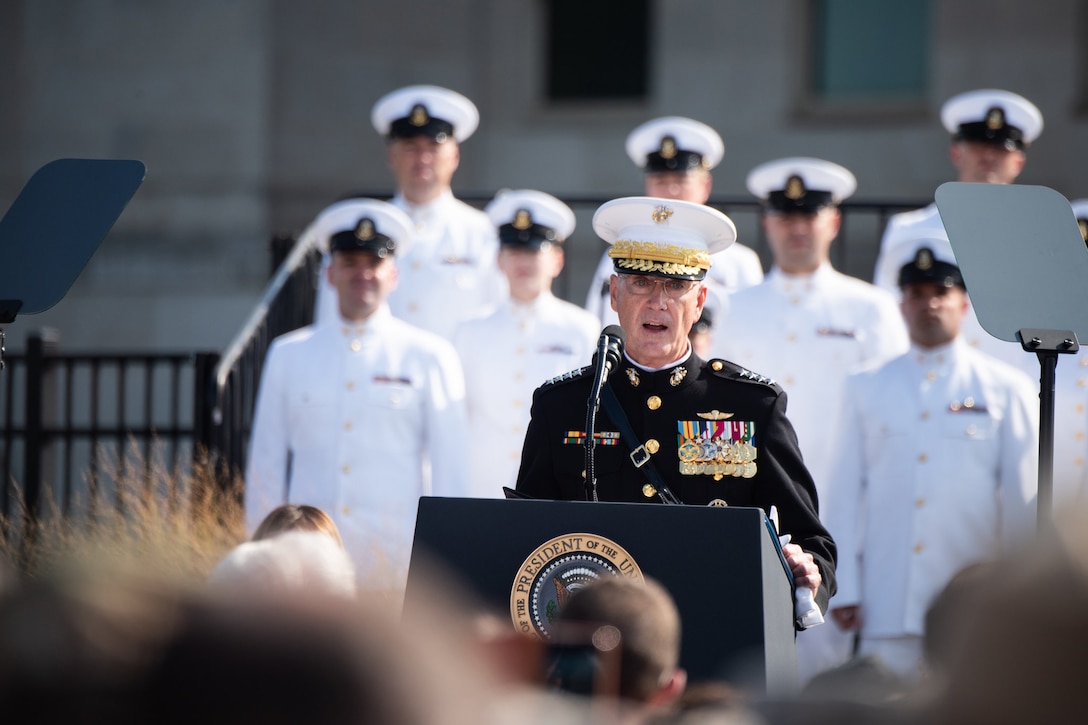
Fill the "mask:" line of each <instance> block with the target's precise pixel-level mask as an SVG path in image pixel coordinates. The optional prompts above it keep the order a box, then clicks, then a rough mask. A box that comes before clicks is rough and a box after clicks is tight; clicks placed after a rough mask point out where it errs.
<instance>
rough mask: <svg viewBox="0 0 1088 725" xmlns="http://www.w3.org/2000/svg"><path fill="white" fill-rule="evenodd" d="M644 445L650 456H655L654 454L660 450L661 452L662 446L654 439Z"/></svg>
mask: <svg viewBox="0 0 1088 725" xmlns="http://www.w3.org/2000/svg"><path fill="white" fill-rule="evenodd" d="M643 445H644V446H645V447H646V450H647V451H649V452H650V455H653V454H654V453H657V452H658V451H659V450H661V444H660V443H658V442H657V441H656V440H654V439H653V438H651V439H650V440H648V441H646V443H644V444H643Z"/></svg>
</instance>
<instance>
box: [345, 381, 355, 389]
mask: <svg viewBox="0 0 1088 725" xmlns="http://www.w3.org/2000/svg"><path fill="white" fill-rule="evenodd" d="M347 388H348V390H355V381H354V380H349V381H348V384H347Z"/></svg>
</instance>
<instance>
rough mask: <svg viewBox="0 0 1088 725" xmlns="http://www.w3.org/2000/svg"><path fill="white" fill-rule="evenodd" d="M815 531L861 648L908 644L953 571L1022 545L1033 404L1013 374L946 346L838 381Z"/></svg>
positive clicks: (1031, 495) (1028, 514)
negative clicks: (830, 482)
mask: <svg viewBox="0 0 1088 725" xmlns="http://www.w3.org/2000/svg"><path fill="white" fill-rule="evenodd" d="M838 431H839V432H838V445H837V446H836V451H837V454H838V455H837V456H836V460H835V464H834V466H833V469H832V475H833V477H834V481H835V484H834V487H833V488H832V490H831V495H830V498H829V501H828V505H827V507H826V508H825V509H824V511H825V513H826V516H825V521H826V523H827V525H828V529H829V530H830V531H831V535H832V536H833V537H834V538H835V541H836V542H837V543H838V546H839V564H838V569H837V576H838V581H839V592H838V594H837V595H836V599H835V601H836V604H837V605H838V606H848V605H853V604H860V605H861V607H862V609H863V612H862V632H861V634H862V637H898V636H906V635H914V636H918V635H921V633H922V626H923V621H924V615H925V612H926V609H927V608H928V607H929V605H930V602H931V601H932V600H933V597H934V596H935V595H936V594H937V593H938V592H940V591H941V589H942V588H943V587H944V586H945V585H946V584H947V583H948V581H949V580H950V579H951V578H952V576H953V575H955V574H956V572H958V571H959V570H960V569H962V568H963V567H965V566H967V565H969V564H972V563H975V562H978V561H983V560H988V559H992V558H994V557H996V556H997V555H999V554H1000V553H1001V551H1002V549H1003V547H1006V546H1008V545H1009V544H1010V543H1013V542H1016V541H1018V540H1020V539H1021V538H1022V537H1024V536H1026V535H1030V533H1031V531H1032V530H1033V527H1034V522H1035V515H1034V510H1035V509H1034V501H1035V493H1036V482H1037V478H1038V403H1037V402H1036V393H1035V386H1033V385H1032V384H1031V380H1030V379H1028V378H1027V377H1026V376H1025V375H1024V374H1023V373H1022V372H1020V371H1018V370H1016V369H1015V368H1012V367H1010V366H1008V365H1005V364H1004V363H1002V362H1000V361H998V360H995V359H993V358H990V357H988V356H986V355H983V354H981V353H979V352H978V351H976V350H974V349H972V348H971V347H970V346H968V345H966V344H965V343H963V342H962V341H959V339H958V338H957V340H955V341H953V342H952V343H950V344H948V345H945V346H942V347H940V348H936V349H933V350H922V349H921V348H918V347H916V346H912V347H911V349H910V351H909V352H908V353H907V354H905V355H903V356H901V357H898V358H896V359H894V360H892V361H890V362H888V363H886V364H885V365H883V366H882V367H878V368H876V369H874V370H869V371H865V372H861V373H858V374H856V375H853V376H851V377H850V378H848V379H847V382H846V390H845V397H844V406H843V413H842V417H841V418H840V421H839V426H838Z"/></svg>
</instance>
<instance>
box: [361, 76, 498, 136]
mask: <svg viewBox="0 0 1088 725" xmlns="http://www.w3.org/2000/svg"><path fill="white" fill-rule="evenodd" d="M370 122H371V123H372V124H373V125H374V129H375V130H376V131H377V132H378V133H380V134H381V135H382V136H386V137H388V138H407V137H411V136H429V137H430V138H433V139H434V140H435V141H438V142H439V143H441V142H443V141H445V140H446V139H448V138H451V137H452V138H454V139H456V140H457V141H458V142H461V141H464V140H465V139H467V138H468V137H469V136H471V135H472V134H473V133H474V132H475V131H476V127H477V126H479V125H480V112H479V111H478V110H477V109H476V106H475V104H473V103H472V101H470V100H469V99H467V98H465V97H464V96H462V95H461V94H460V93H457V92H455V91H451V90H449V89H448V88H441V87H439V86H407V87H405V88H399V89H397V90H395V91H393V92H392V93H387V94H386V95H384V96H382V97H381V98H380V99H378V102H377V103H375V104H374V108H373V109H372V110H371V112H370Z"/></svg>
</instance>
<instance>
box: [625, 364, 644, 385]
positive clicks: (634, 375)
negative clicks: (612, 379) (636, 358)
mask: <svg viewBox="0 0 1088 725" xmlns="http://www.w3.org/2000/svg"><path fill="white" fill-rule="evenodd" d="M627 380H628V381H629V382H630V383H631V387H632V388H637V387H638V384H639V383H640V382H642V381H641V380H639V377H638V368H627Z"/></svg>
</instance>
